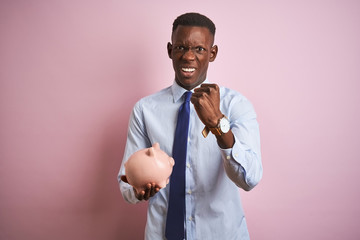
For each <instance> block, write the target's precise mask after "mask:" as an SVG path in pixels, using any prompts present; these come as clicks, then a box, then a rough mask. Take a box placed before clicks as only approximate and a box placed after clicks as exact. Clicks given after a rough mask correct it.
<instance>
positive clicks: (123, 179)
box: [121, 175, 129, 183]
mask: <svg viewBox="0 0 360 240" xmlns="http://www.w3.org/2000/svg"><path fill="white" fill-rule="evenodd" d="M121 181H123V182H126V183H129V182H128V180H127V178H126V175H122V176H121Z"/></svg>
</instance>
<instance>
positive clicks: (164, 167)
mask: <svg viewBox="0 0 360 240" xmlns="http://www.w3.org/2000/svg"><path fill="white" fill-rule="evenodd" d="M174 164H175V161H174V159H173V158H172V157H169V156H168V155H167V154H166V153H165V152H163V151H162V150H161V149H160V145H159V143H155V144H154V145H153V146H152V147H150V148H145V149H142V150H139V151H137V152H135V153H134V154H133V155H131V156H130V158H129V159H128V160H127V162H126V163H125V175H123V176H121V180H122V181H124V182H127V183H129V184H130V185H131V186H133V187H134V189H135V190H136V193H137V195H138V194H140V195H145V193H146V192H148V195H149V194H150V193H149V191H150V189H152V188H155V186H156V187H158V188H163V187H165V186H166V185H167V184H168V183H169V177H170V175H171V172H172V169H173V166H174ZM149 185H151V186H149ZM152 191H154V190H153V189H152ZM157 191H158V190H157ZM157 191H156V192H157ZM156 192H155V193H156ZM155 193H152V194H151V195H154V194H155ZM137 197H138V198H139V199H142V198H145V200H147V199H146V197H144V196H142V197H141V196H140V197H139V196H137ZM147 198H148V197H147Z"/></svg>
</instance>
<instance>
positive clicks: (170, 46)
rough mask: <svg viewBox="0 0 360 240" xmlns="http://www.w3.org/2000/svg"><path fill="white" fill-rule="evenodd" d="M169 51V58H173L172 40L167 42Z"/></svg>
mask: <svg viewBox="0 0 360 240" xmlns="http://www.w3.org/2000/svg"><path fill="white" fill-rule="evenodd" d="M167 52H168V56H169V58H171V52H172V45H171V43H170V42H168V44H167ZM171 59H172V58H171Z"/></svg>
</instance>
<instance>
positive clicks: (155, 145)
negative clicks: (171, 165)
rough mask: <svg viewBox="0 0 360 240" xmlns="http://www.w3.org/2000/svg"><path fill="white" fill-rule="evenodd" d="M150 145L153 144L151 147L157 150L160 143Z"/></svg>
mask: <svg viewBox="0 0 360 240" xmlns="http://www.w3.org/2000/svg"><path fill="white" fill-rule="evenodd" d="M152 146H153V148H155V149H156V150H159V149H160V144H159V143H154V144H153V145H152Z"/></svg>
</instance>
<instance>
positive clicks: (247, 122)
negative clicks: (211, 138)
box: [221, 99, 263, 191]
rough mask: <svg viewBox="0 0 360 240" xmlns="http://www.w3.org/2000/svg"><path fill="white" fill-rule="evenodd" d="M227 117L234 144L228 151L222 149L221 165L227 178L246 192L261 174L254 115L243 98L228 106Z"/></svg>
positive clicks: (250, 106)
mask: <svg viewBox="0 0 360 240" xmlns="http://www.w3.org/2000/svg"><path fill="white" fill-rule="evenodd" d="M228 114H229V116H228V117H229V119H230V124H231V131H232V133H233V134H234V138H235V143H234V146H233V147H232V148H230V149H221V153H222V157H223V165H224V168H225V171H226V173H227V175H228V177H229V178H230V179H231V180H232V181H233V182H234V183H235V184H236V185H237V186H238V187H240V188H242V189H244V190H246V191H249V190H251V189H252V188H254V187H255V186H256V185H257V184H258V183H259V181H260V180H261V178H262V173H263V168H262V163H261V153H260V133H259V125H258V122H257V120H256V113H255V111H254V109H253V107H252V104H251V103H250V102H249V101H248V100H247V99H242V100H241V101H236V102H235V103H232V104H231V106H230V111H229V113H228Z"/></svg>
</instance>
